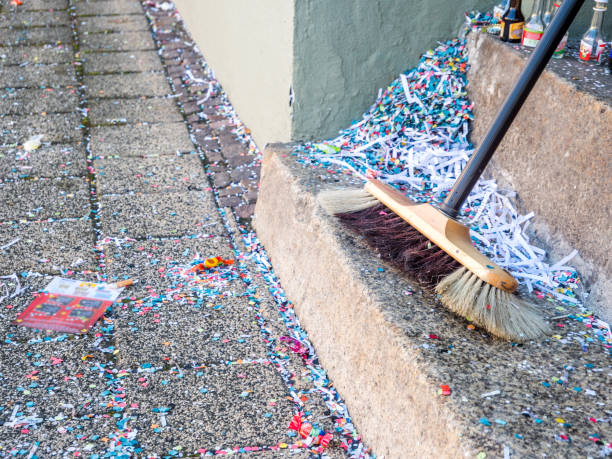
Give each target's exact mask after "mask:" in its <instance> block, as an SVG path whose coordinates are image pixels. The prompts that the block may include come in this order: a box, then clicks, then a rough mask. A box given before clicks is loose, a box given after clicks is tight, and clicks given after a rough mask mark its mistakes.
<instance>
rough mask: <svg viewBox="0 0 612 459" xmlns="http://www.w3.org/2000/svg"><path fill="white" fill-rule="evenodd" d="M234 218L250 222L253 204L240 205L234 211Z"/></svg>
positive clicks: (253, 211) (253, 212) (253, 208)
mask: <svg viewBox="0 0 612 459" xmlns="http://www.w3.org/2000/svg"><path fill="white" fill-rule="evenodd" d="M235 212H236V216H237V217H238V218H242V219H245V220H250V219H251V218H253V214H255V204H247V205H240V206H238V207H236V209H235Z"/></svg>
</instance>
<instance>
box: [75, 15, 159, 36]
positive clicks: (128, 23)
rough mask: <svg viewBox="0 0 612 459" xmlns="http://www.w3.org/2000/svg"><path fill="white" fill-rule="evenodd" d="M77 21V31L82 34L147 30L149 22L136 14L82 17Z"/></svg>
mask: <svg viewBox="0 0 612 459" xmlns="http://www.w3.org/2000/svg"><path fill="white" fill-rule="evenodd" d="M77 23H78V29H79V32H80V33H82V34H86V33H92V32H132V31H137V30H146V31H148V30H149V23H148V22H147V20H146V19H145V17H144V16H138V15H129V16H95V17H82V18H79V20H78V22H77Z"/></svg>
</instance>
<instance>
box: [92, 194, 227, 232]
mask: <svg viewBox="0 0 612 459" xmlns="http://www.w3.org/2000/svg"><path fill="white" fill-rule="evenodd" d="M100 202H101V210H100V216H101V221H102V234H103V235H104V236H118V237H133V238H144V237H147V236H148V237H164V236H168V237H173V236H182V235H189V234H198V233H209V234H220V233H221V232H222V231H223V227H222V226H221V225H220V224H219V222H218V213H217V209H216V206H215V204H214V202H213V200H212V197H211V195H210V193H204V192H200V191H191V192H187V193H151V194H130V195H114V196H102V197H101V199H100ZM211 223H212V225H211Z"/></svg>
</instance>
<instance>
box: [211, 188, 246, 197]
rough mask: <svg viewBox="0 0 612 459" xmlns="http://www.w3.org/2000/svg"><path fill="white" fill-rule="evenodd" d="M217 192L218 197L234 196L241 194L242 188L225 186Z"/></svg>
mask: <svg viewBox="0 0 612 459" xmlns="http://www.w3.org/2000/svg"><path fill="white" fill-rule="evenodd" d="M217 194H218V195H219V197H225V196H234V195H238V194H242V188H240V187H238V186H229V187H227V188H223V189H221V190H219V191H218V193H217Z"/></svg>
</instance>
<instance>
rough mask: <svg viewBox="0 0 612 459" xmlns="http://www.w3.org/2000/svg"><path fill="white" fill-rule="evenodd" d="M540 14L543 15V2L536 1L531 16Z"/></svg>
mask: <svg viewBox="0 0 612 459" xmlns="http://www.w3.org/2000/svg"><path fill="white" fill-rule="evenodd" d="M538 14H542V0H535V2H533V11H532V12H531V15H532V16H534V15H538Z"/></svg>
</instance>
